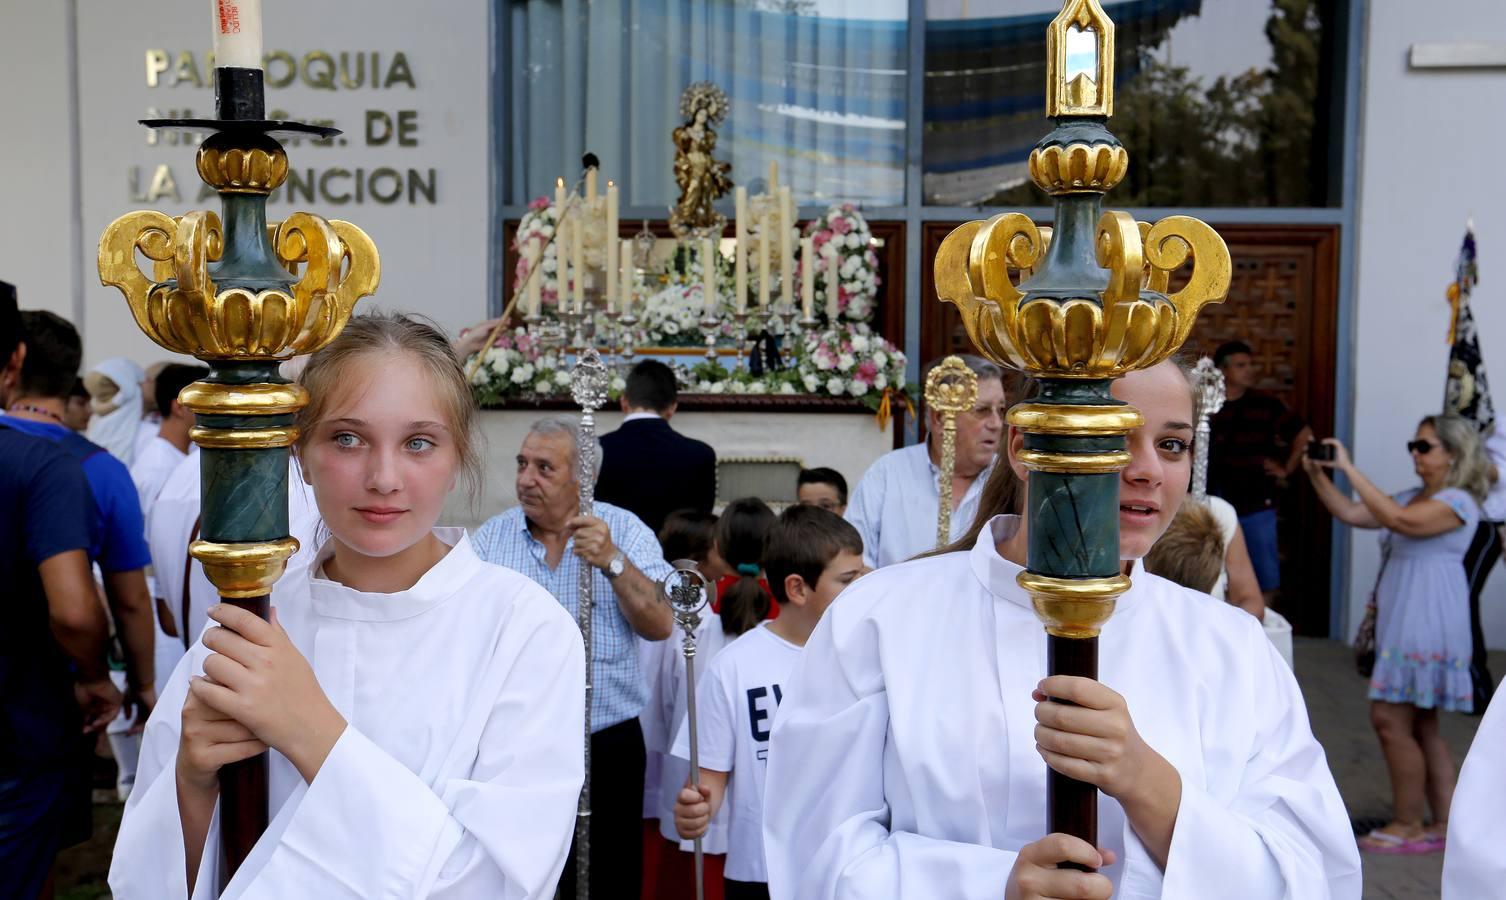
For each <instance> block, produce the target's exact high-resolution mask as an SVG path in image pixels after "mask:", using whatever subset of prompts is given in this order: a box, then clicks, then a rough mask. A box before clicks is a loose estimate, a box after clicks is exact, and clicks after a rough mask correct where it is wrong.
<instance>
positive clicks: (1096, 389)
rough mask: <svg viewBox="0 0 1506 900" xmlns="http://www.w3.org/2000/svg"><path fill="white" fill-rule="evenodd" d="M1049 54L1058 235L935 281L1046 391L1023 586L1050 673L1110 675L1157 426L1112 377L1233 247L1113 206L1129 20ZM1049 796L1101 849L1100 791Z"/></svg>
mask: <svg viewBox="0 0 1506 900" xmlns="http://www.w3.org/2000/svg"><path fill="white" fill-rule="evenodd" d="M1069 38H1070V39H1071V44H1072V52H1071V53H1070V54H1069V52H1068V44H1069ZM1084 43H1085V44H1086V45H1087V46H1082V44H1084ZM1088 50H1091V51H1092V52H1087V51H1088ZM1046 60H1047V84H1046V115H1047V116H1050V117H1051V118H1053V119H1055V121H1056V127H1055V129H1053V130H1052V131H1051V132H1050V133H1049V134H1047V135H1046V137H1045V138H1043V139H1042V140H1041V142H1040V143H1038V144H1037V145H1036V147H1035V149H1034V150H1032V151H1031V153H1030V160H1029V171H1030V177H1031V179H1032V180H1033V181H1034V182H1035V184H1036V185H1037V186H1038V187H1040V188H1041V189H1042V190H1044V191H1045V192H1046V193H1048V194H1050V195H1051V197H1052V198H1053V201H1054V203H1055V207H1056V222H1055V227H1054V229H1053V230H1052V231H1051V232H1050V233H1049V234H1048V233H1047V232H1046V229H1043V228H1037V227H1036V225H1035V223H1034V222H1032V221H1031V220H1030V219H1029V218H1028V217H1027V216H1024V215H1021V214H1020V213H1004V214H1002V215H998V216H994V217H993V218H992V219H989V220H988V221H986V222H983V221H979V222H969V223H967V224H965V225H963V226H961V227H959V228H957V229H956V230H954V231H953V232H952V233H951V234H950V235H948V236H947V238H946V240H945V241H943V242H942V245H941V248H940V250H939V251H938V252H937V254H936V282H937V293H938V295H939V296H940V297H941V299H942V300H943V301H945V302H949V303H953V304H955V305H956V306H957V308H958V310H959V311H960V312H961V314H962V321H963V325H964V327H965V328H966V329H967V333H968V336H969V337H970V338H972V341H973V344H974V345H975V346H976V347H977V348H978V352H979V353H981V354H983V355H984V356H986V357H988V358H989V359H992V360H994V361H995V362H997V363H999V364H1001V365H1004V366H1009V367H1010V368H1014V369H1019V370H1021V371H1023V372H1025V373H1026V374H1028V375H1030V376H1032V377H1034V378H1036V379H1037V380H1038V383H1039V384H1040V388H1041V389H1040V393H1039V395H1038V396H1037V397H1036V398H1035V399H1034V400H1033V401H1032V402H1030V403H1025V404H1022V405H1020V406H1017V407H1015V408H1014V409H1013V410H1011V411H1010V414H1009V423H1010V424H1011V425H1014V426H1015V427H1017V428H1019V429H1020V430H1021V431H1022V432H1024V444H1025V446H1024V449H1023V450H1022V451H1021V452H1020V454H1019V456H1018V459H1019V460H1020V461H1021V462H1022V463H1023V464H1024V465H1025V467H1026V468H1027V469H1029V471H1030V477H1029V484H1028V487H1027V491H1026V511H1027V515H1028V517H1029V523H1030V524H1029V527H1030V533H1029V549H1028V551H1027V556H1028V559H1027V565H1026V571H1025V572H1023V573H1022V574H1021V575H1020V577H1019V581H1020V584H1021V586H1022V587H1023V588H1024V589H1025V590H1026V591H1027V592H1029V593H1030V595H1031V598H1032V601H1033V603H1034V606H1035V611H1036V614H1037V616H1038V617H1039V618H1040V619H1041V621H1042V623H1043V624H1044V625H1045V627H1046V632H1047V671H1048V672H1049V673H1051V674H1058V673H1060V674H1068V675H1081V676H1086V677H1090V678H1096V677H1097V672H1098V655H1097V654H1098V650H1097V637H1098V633H1099V630H1100V629H1101V628H1102V626H1103V624H1104V623H1105V622H1107V621H1108V619H1109V616H1110V614H1111V613H1112V612H1113V609H1114V602H1115V600H1116V598H1118V596H1119V595H1120V594H1122V593H1123V592H1124V591H1125V590H1126V589H1128V587H1129V578H1128V577H1126V576H1125V574H1124V570H1123V567H1122V565H1121V562H1120V559H1119V505H1118V503H1119V501H1118V497H1119V472H1120V471H1121V470H1122V469H1123V468H1124V467H1125V466H1126V465H1128V463H1129V459H1130V457H1129V453H1128V452H1127V450H1126V442H1125V435H1127V434H1128V433H1129V431H1130V430H1131V429H1133V428H1135V427H1137V426H1139V425H1141V424H1142V422H1143V419H1142V417H1141V415H1140V413H1139V412H1138V411H1137V410H1135V409H1133V408H1131V407H1129V406H1126V405H1125V404H1123V403H1121V402H1119V401H1117V400H1114V399H1113V397H1112V396H1111V395H1110V393H1109V387H1110V384H1111V383H1112V380H1113V379H1114V378H1117V377H1119V376H1121V375H1124V374H1125V373H1127V372H1130V371H1133V370H1136V369H1144V368H1148V367H1150V366H1153V365H1155V364H1156V363H1158V362H1160V361H1162V360H1164V359H1166V358H1167V357H1168V356H1170V355H1171V354H1172V353H1173V352H1174V351H1175V350H1176V349H1177V348H1178V347H1180V346H1181V344H1182V342H1183V341H1184V340H1185V339H1186V337H1187V335H1188V333H1189V332H1190V331H1191V330H1192V326H1193V323H1194V322H1196V320H1197V315H1198V311H1199V310H1200V309H1201V308H1202V307H1203V306H1204V305H1205V304H1208V303H1217V302H1219V301H1221V300H1223V298H1224V296H1225V294H1226V293H1227V291H1228V287H1229V277H1230V264H1229V251H1228V249H1227V248H1226V247H1225V246H1224V242H1223V240H1222V239H1221V238H1220V237H1219V236H1218V234H1217V233H1216V232H1214V230H1213V229H1212V228H1209V227H1208V226H1207V225H1206V224H1204V223H1202V222H1200V221H1198V220H1197V219H1193V218H1189V217H1187V216H1170V217H1168V218H1165V219H1162V220H1161V221H1159V222H1157V223H1155V224H1154V225H1152V224H1148V223H1144V222H1136V221H1135V220H1134V219H1133V218H1131V217H1130V216H1129V215H1128V214H1127V213H1123V212H1117V211H1108V212H1103V211H1101V203H1102V198H1103V194H1104V193H1105V192H1106V191H1108V190H1110V189H1111V188H1113V187H1114V185H1116V184H1118V183H1119V181H1120V180H1121V179H1122V178H1123V177H1124V175H1125V172H1126V171H1127V169H1128V166H1129V155H1128V153H1127V152H1126V151H1125V149H1124V147H1123V145H1121V144H1120V143H1119V141H1118V139H1117V138H1115V137H1114V135H1113V134H1112V133H1110V132H1109V130H1108V128H1107V125H1106V123H1107V121H1108V118H1109V117H1110V116H1111V115H1112V114H1113V89H1114V85H1113V71H1114V68H1113V67H1114V25H1113V23H1112V22H1111V21H1109V18H1108V16H1107V15H1105V14H1104V11H1103V8H1102V7H1101V6H1100V5H1099V3H1098V0H1066V2H1064V3H1063V4H1062V10H1061V13H1060V14H1059V15H1058V16H1057V17H1056V18H1055V20H1053V21H1052V23H1051V25H1050V26H1049V28H1048V29H1047V31H1046ZM1189 262H1190V263H1191V264H1192V271H1191V274H1190V277H1189V279H1188V281H1187V283H1186V285H1185V286H1184V287H1183V288H1182V289H1181V290H1178V291H1175V292H1170V291H1169V284H1170V276H1171V274H1172V272H1174V271H1176V270H1177V269H1179V268H1181V267H1182V266H1183V265H1186V264H1188V263H1189ZM1047 796H1048V804H1049V807H1050V809H1049V812H1048V824H1047V829H1048V830H1049V831H1053V832H1056V831H1060V832H1065V833H1067V834H1072V835H1075V836H1077V837H1081V838H1083V839H1085V840H1087V841H1089V842H1090V843H1092V842H1095V841H1096V833H1097V819H1096V809H1097V806H1096V804H1097V798H1096V792H1095V790H1094V788H1093V787H1092V786H1091V785H1088V784H1084V783H1082V782H1077V781H1074V780H1072V779H1069V778H1066V777H1064V776H1062V775H1060V774H1058V773H1056V772H1055V771H1049V772H1048V774H1047Z"/></svg>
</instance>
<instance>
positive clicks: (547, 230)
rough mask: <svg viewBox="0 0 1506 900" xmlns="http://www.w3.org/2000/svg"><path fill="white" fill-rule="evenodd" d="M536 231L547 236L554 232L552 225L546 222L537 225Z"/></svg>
mask: <svg viewBox="0 0 1506 900" xmlns="http://www.w3.org/2000/svg"><path fill="white" fill-rule="evenodd" d="M538 233H539V234H540V235H541V236H543V237H549V236H550V235H552V234H554V226H553V225H550V224H549V223H548V222H545V223H544V224H543V225H540V226H539V227H538Z"/></svg>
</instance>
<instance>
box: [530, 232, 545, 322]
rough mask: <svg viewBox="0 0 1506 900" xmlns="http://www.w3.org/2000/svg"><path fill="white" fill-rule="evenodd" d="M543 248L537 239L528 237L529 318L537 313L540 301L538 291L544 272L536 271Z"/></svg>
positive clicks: (540, 287) (540, 261)
mask: <svg viewBox="0 0 1506 900" xmlns="http://www.w3.org/2000/svg"><path fill="white" fill-rule="evenodd" d="M543 258H544V250H543V248H542V247H541V246H540V245H539V239H538V238H536V237H534V238H529V239H528V315H529V317H530V318H533V317H536V316H538V314H539V306H540V305H541V303H542V300H541V294H540V291H541V289H542V287H543V284H544V273H543V272H540V271H538V269H539V266H540V265H541V264H542V263H543Z"/></svg>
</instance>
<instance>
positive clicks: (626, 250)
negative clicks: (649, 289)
mask: <svg viewBox="0 0 1506 900" xmlns="http://www.w3.org/2000/svg"><path fill="white" fill-rule="evenodd" d="M621 246H622V249H621V251H620V253H621V260H622V266H621V268H622V272H621V274H620V277H621V278H622V314H623V315H628V313H629V312H631V311H632V308H633V242H632V241H631V240H627V239H624V240H623V241H622V245H621Z"/></svg>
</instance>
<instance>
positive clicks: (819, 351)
mask: <svg viewBox="0 0 1506 900" xmlns="http://www.w3.org/2000/svg"><path fill="white" fill-rule="evenodd" d="M794 371H795V374H796V377H797V378H798V379H799V386H800V388H801V389H803V392H804V393H808V394H829V395H831V396H834V397H856V398H858V399H860V400H864V402H869V403H870V405H877V403H878V402H879V397H880V396H881V395H882V394H883V393H884V391H885V390H886V389H889V388H893V389H894V390H897V391H901V392H903V391H904V389H905V354H904V353H903V352H901V351H900V350H899V348H897V347H895V346H894V345H893V344H891V343H889V342H888V341H886V340H884V339H883V338H882V337H880V336H879V335H877V334H875V333H873V331H872V330H871V329H870V328H869V327H868V326H867V325H864V324H861V323H855V324H848V325H842V326H839V327H838V328H836V329H828V330H826V331H821V332H806V333H805V334H804V335H803V336H802V340H801V346H800V347H799V348H798V350H797V352H796V355H795V367H794Z"/></svg>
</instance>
